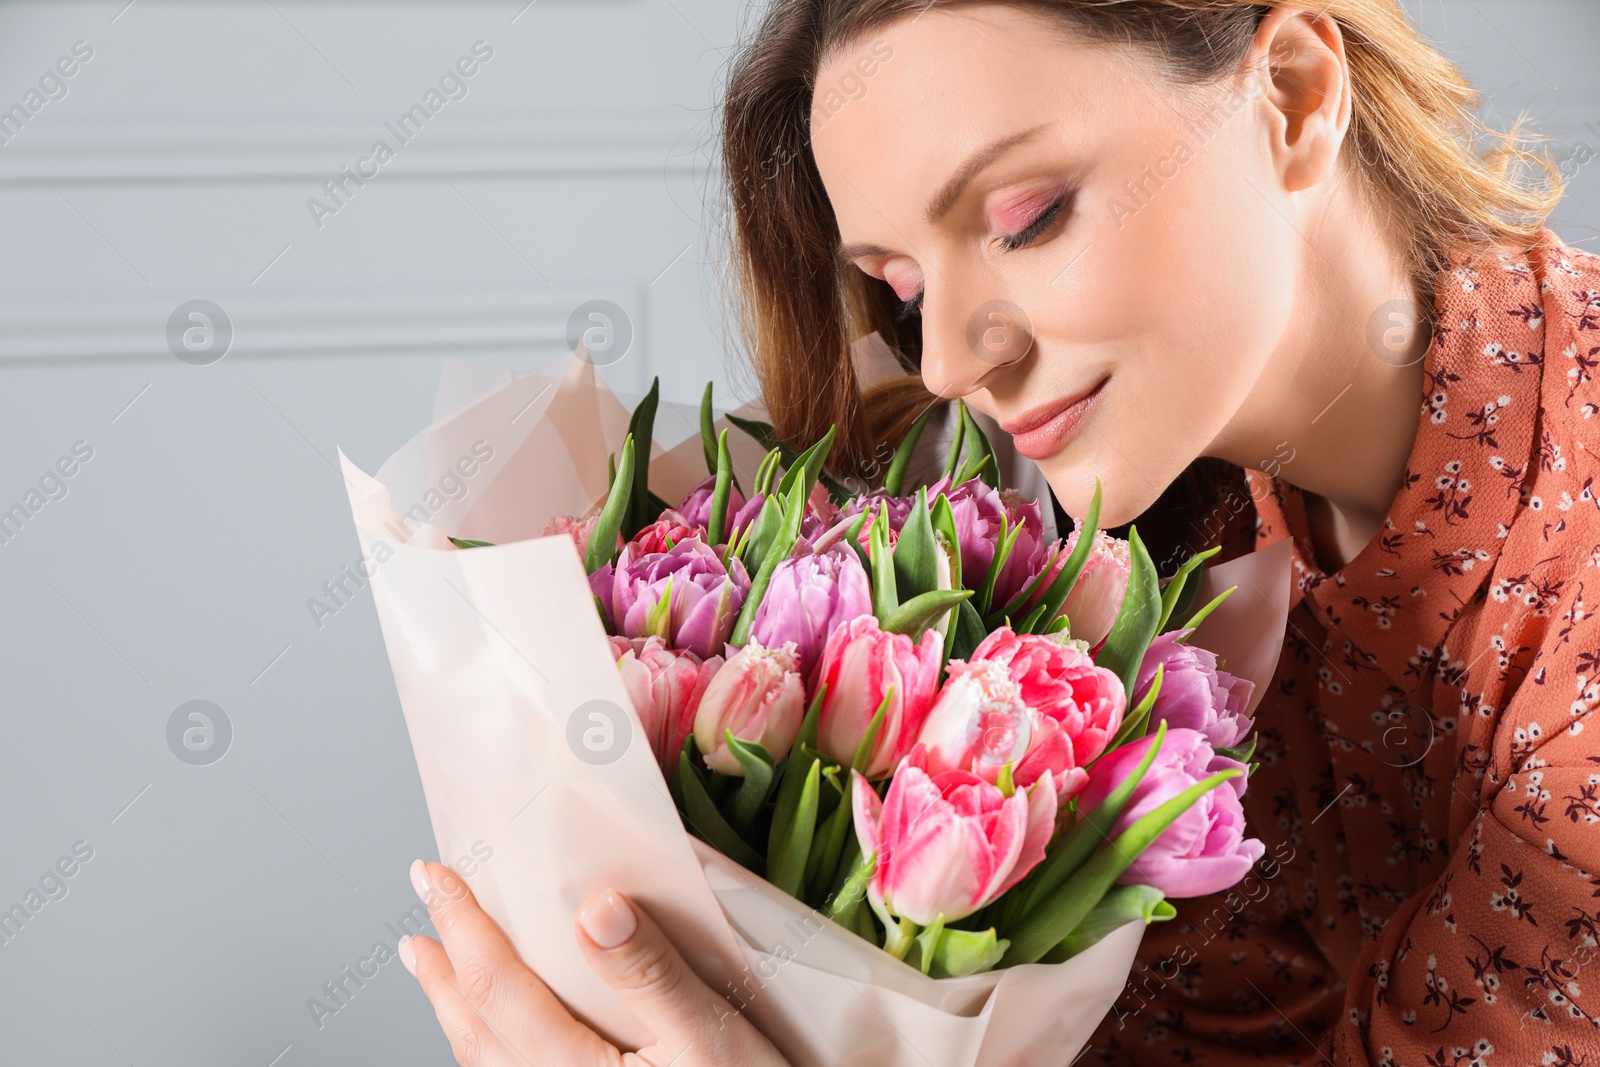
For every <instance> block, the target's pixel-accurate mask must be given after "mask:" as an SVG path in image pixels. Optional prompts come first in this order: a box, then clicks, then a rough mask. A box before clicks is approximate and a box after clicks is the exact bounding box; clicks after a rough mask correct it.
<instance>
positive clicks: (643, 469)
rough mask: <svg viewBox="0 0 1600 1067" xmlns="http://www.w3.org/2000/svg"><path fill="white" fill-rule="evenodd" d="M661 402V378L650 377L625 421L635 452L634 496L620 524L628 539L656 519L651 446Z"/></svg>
mask: <svg viewBox="0 0 1600 1067" xmlns="http://www.w3.org/2000/svg"><path fill="white" fill-rule="evenodd" d="M660 400H661V379H660V378H653V379H651V381H650V391H649V392H648V393H646V394H645V395H644V399H643V400H641V401H639V406H638V407H636V408H634V409H633V416H632V417H631V418H630V419H629V420H628V434H629V436H631V437H632V438H633V440H634V447H635V449H636V450H637V452H638V455H636V456H635V457H634V463H635V464H636V470H635V472H634V478H633V493H632V497H631V499H630V500H629V502H628V513H627V519H626V521H625V522H624V523H623V529H624V531H625V533H624V536H625V537H629V538H631V537H632V536H633V535H634V534H636V533H638V532H639V531H640V530H642V529H644V528H645V527H646V526H648V525H650V522H651V520H652V519H653V518H654V517H655V516H654V515H652V514H651V511H650V445H651V442H652V441H653V440H654V439H655V438H654V435H655V426H656V405H657V404H658V403H659V402H660Z"/></svg>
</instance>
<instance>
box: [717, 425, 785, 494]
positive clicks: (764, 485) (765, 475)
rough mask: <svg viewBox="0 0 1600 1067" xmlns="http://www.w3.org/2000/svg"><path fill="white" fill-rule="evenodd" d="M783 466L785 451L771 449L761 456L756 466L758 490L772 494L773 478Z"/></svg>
mask: <svg viewBox="0 0 1600 1067" xmlns="http://www.w3.org/2000/svg"><path fill="white" fill-rule="evenodd" d="M729 417H730V418H731V417H732V416H729ZM781 466H783V453H782V452H781V451H779V450H778V449H776V448H773V449H769V450H768V451H767V454H766V455H764V456H762V457H761V462H760V464H758V465H757V466H756V481H755V489H756V492H758V493H763V494H765V495H767V496H771V495H772V480H773V479H774V478H776V477H777V476H778V468H779V467H781Z"/></svg>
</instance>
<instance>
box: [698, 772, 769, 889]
mask: <svg viewBox="0 0 1600 1067" xmlns="http://www.w3.org/2000/svg"><path fill="white" fill-rule="evenodd" d="M678 788H679V789H680V790H682V792H683V812H684V817H685V819H686V820H687V821H688V823H689V828H690V829H691V830H693V831H694V832H695V834H696V835H697V836H699V837H700V838H701V839H702V840H703V841H705V843H706V844H708V845H710V846H711V847H712V848H714V849H716V850H717V851H718V852H720V853H722V854H723V855H724V856H727V857H728V858H729V859H731V860H733V861H734V862H735V863H738V864H740V865H741V866H744V867H748V868H749V869H750V870H752V871H754V872H755V873H756V874H760V873H762V870H763V868H764V867H765V866H766V863H765V861H763V860H762V858H761V854H760V853H759V852H757V851H756V850H755V849H753V848H751V847H750V846H749V845H747V844H745V842H744V839H743V838H741V837H740V836H739V835H738V833H737V832H736V831H735V830H734V828H733V827H732V826H729V825H728V820H726V819H724V818H723V817H722V812H720V811H718V810H717V805H716V803H715V802H714V801H713V800H712V799H711V794H710V793H708V792H706V784H705V782H704V781H703V780H702V779H701V777H700V772H699V769H698V768H696V767H695V765H694V764H693V763H692V762H690V760H689V754H688V753H687V752H680V753H678Z"/></svg>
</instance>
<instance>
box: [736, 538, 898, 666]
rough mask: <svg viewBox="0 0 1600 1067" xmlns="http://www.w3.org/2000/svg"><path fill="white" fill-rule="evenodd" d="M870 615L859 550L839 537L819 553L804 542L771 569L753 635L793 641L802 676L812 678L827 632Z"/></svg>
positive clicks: (771, 642) (772, 644) (774, 642)
mask: <svg viewBox="0 0 1600 1067" xmlns="http://www.w3.org/2000/svg"><path fill="white" fill-rule="evenodd" d="M871 614H872V587H871V585H870V584H869V582H868V581H867V572H866V569H865V568H864V567H862V566H861V560H860V558H859V557H857V556H856V554H855V551H854V550H853V549H851V548H850V546H849V545H846V544H844V543H842V542H838V541H835V542H834V543H833V544H832V545H830V546H829V547H827V548H826V549H824V550H823V551H821V552H812V551H811V550H810V549H808V548H807V547H806V546H805V545H804V544H802V545H801V546H800V547H799V550H798V551H796V552H795V553H794V554H793V555H791V556H790V557H789V558H788V559H786V560H784V561H783V562H782V563H780V564H778V567H777V569H776V570H774V571H773V572H772V580H771V582H770V583H769V584H768V585H767V594H766V596H765V597H763V598H762V600H761V606H760V607H758V608H756V616H755V620H754V621H753V623H752V624H751V627H750V637H751V638H752V639H753V640H756V641H759V642H760V643H761V644H763V645H766V646H767V647H768V648H777V647H780V646H782V644H783V643H784V642H785V641H793V642H794V646H795V649H796V651H797V652H798V654H799V657H800V676H801V677H802V678H805V679H808V680H809V679H810V678H811V676H812V673H813V672H814V671H815V670H816V667H817V664H818V663H819V662H820V661H821V659H822V648H823V646H824V645H826V644H827V643H828V635H829V634H830V633H832V632H833V631H834V630H835V629H837V628H838V627H840V626H843V625H844V624H845V623H847V622H849V621H850V620H851V619H854V618H858V617H859V616H862V615H871Z"/></svg>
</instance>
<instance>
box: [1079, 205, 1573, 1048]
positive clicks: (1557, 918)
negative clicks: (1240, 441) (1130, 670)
mask: <svg viewBox="0 0 1600 1067" xmlns="http://www.w3.org/2000/svg"><path fill="white" fill-rule="evenodd" d="M1436 292H1437V316H1436V319H1435V323H1436V324H1435V327H1434V338H1433V343H1432V346H1431V347H1430V349H1429V351H1428V354H1427V356H1426V357H1425V362H1424V368H1425V371H1426V383H1427V396H1426V398H1425V399H1424V401H1423V403H1422V408H1421V418H1420V423H1419V429H1418V433H1417V437H1416V442H1415V445H1414V446H1413V448H1412V451H1411V454H1410V456H1409V459H1408V461H1407V468H1406V472H1405V478H1404V483H1403V486H1402V488H1401V490H1400V492H1399V493H1398V495H1397V496H1396V497H1395V499H1394V502H1393V503H1392V504H1391V506H1390V509H1389V513H1388V516H1387V518H1386V519H1385V522H1384V525H1383V528H1382V530H1381V531H1380V532H1379V534H1378V536H1377V537H1376V538H1375V539H1374V540H1373V541H1372V542H1371V543H1369V544H1368V545H1367V546H1366V547H1365V548H1364V549H1362V551H1361V552H1360V553H1359V554H1358V555H1357V556H1356V557H1355V558H1354V559H1353V560H1352V561H1351V562H1350V563H1349V564H1348V565H1347V566H1345V567H1343V568H1341V569H1340V570H1339V571H1338V572H1337V573H1334V574H1327V573H1324V572H1323V571H1322V570H1321V569H1320V568H1319V567H1318V565H1317V564H1316V562H1315V560H1316V554H1315V552H1314V551H1313V549H1312V547H1311V540H1310V536H1309V533H1308V525H1307V521H1306V511H1305V503H1304V499H1303V497H1302V495H1301V493H1300V491H1299V490H1298V489H1296V488H1295V487H1294V486H1292V485H1290V484H1288V483H1287V482H1285V481H1284V480H1283V477H1284V476H1286V475H1290V474H1292V466H1293V464H1292V462H1291V463H1289V464H1288V465H1287V467H1286V468H1285V471H1284V473H1283V475H1280V476H1279V477H1276V478H1274V477H1269V476H1268V475H1267V474H1265V473H1263V472H1261V471H1247V472H1244V481H1243V483H1242V484H1236V485H1234V486H1231V487H1227V489H1226V494H1227V495H1226V497H1225V498H1224V503H1227V501H1228V500H1233V501H1236V502H1238V506H1234V507H1233V508H1232V510H1233V511H1234V512H1236V513H1237V514H1238V516H1239V518H1238V520H1237V521H1236V523H1235V525H1234V529H1235V530H1236V531H1239V532H1240V533H1242V535H1243V537H1244V539H1245V542H1246V543H1245V544H1244V546H1243V547H1244V549H1245V550H1246V551H1248V549H1249V545H1250V544H1251V543H1253V545H1254V546H1255V547H1261V546H1265V545H1268V544H1271V543H1273V542H1276V541H1278V540H1280V539H1282V538H1285V537H1289V538H1293V550H1294V555H1293V559H1294V576H1295V588H1294V591H1293V593H1292V596H1293V597H1294V598H1295V601H1294V604H1293V606H1292V607H1291V609H1290V613H1289V625H1288V629H1287V636H1286V639H1285V644H1284V652H1283V656H1282V659H1281V660H1280V661H1279V664H1278V671H1277V674H1276V677H1275V678H1274V681H1273V684H1272V688H1271V690H1270V691H1269V692H1268V693H1267V694H1266V695H1265V696H1264V698H1263V700H1262V703H1261V706H1260V708H1259V709H1258V710H1257V713H1256V724H1257V728H1258V730H1259V747H1258V749H1257V758H1258V759H1259V760H1260V763H1261V765H1260V767H1259V768H1258V769H1257V771H1256V773H1255V775H1254V777H1253V778H1252V780H1251V783H1250V789H1249V791H1248V792H1247V794H1246V796H1245V800H1244V805H1245V811H1246V814H1247V817H1248V819H1249V822H1250V824H1251V826H1252V833H1253V834H1254V835H1255V836H1256V837H1258V838H1260V840H1261V841H1262V842H1263V843H1264V844H1265V846H1266V854H1265V855H1264V856H1263V857H1262V859H1261V861H1260V862H1259V863H1258V864H1257V865H1256V867H1255V869H1254V870H1253V871H1252V873H1251V874H1250V875H1249V876H1248V877H1247V878H1246V879H1245V881H1244V882H1243V883H1241V884H1240V885H1239V886H1236V887H1235V888H1234V889H1233V890H1232V891H1229V892H1227V893H1220V894H1216V895H1214V896H1210V897H1203V898H1198V899H1193V900H1181V901H1175V902H1174V903H1175V905H1176V906H1177V918H1176V919H1174V920H1172V921H1170V922H1167V923H1164V924H1161V925H1157V926H1152V927H1150V928H1149V930H1148V931H1147V932H1146V936H1145V940H1144V944H1143V946H1142V948H1141V951H1140V958H1139V959H1140V961H1139V963H1138V964H1136V966H1135V970H1134V973H1133V975H1132V977H1131V978H1130V980H1129V983H1128V986H1127V988H1126V989H1125V991H1124V993H1123V995H1122V996H1121V998H1120V999H1119V1000H1118V1002H1117V1004H1116V1006H1115V1007H1114V1008H1113V1010H1112V1013H1111V1015H1110V1016H1108V1017H1107V1019H1106V1021H1105V1023H1104V1024H1102V1026H1101V1029H1100V1031H1099V1032H1098V1033H1097V1035H1096V1037H1095V1040H1094V1041H1093V1042H1092V1043H1091V1047H1092V1048H1094V1049H1096V1050H1097V1053H1098V1055H1099V1056H1101V1057H1103V1058H1104V1059H1105V1060H1109V1061H1110V1062H1113V1063H1133V1064H1139V1065H1147V1064H1198V1065H1231V1064H1258V1063H1270V1064H1305V1065H1313V1064H1323V1063H1326V1064H1333V1065H1338V1067H1343V1065H1346V1064H1358V1065H1362V1067H1367V1065H1372V1067H1379V1065H1395V1067H1468V1065H1471V1067H1578V1065H1583V1067H1600V825H1597V823H1600V721H1596V716H1595V714H1594V712H1595V709H1596V706H1597V705H1600V621H1597V611H1600V501H1597V499H1596V493H1597V491H1600V486H1597V485H1596V482H1597V480H1600V457H1597V452H1600V258H1597V257H1595V256H1593V255H1590V254H1587V253H1585V252H1582V251H1578V250H1576V249H1572V248H1568V247H1565V246H1563V245H1562V244H1560V242H1559V241H1558V239H1557V238H1556V237H1555V236H1554V235H1553V234H1547V235H1546V238H1545V243H1544V244H1543V245H1542V246H1541V247H1540V248H1538V249H1535V250H1534V251H1533V252H1532V254H1516V255H1512V254H1502V253H1498V252H1495V251H1484V252H1480V253H1477V254H1473V255H1463V256H1461V257H1458V258H1457V259H1456V260H1455V261H1454V262H1453V263H1452V265H1451V268H1450V269H1448V270H1446V271H1444V272H1443V273H1441V274H1440V276H1439V282H1438V286H1437V290H1436ZM1252 525H1253V539H1252V538H1251V536H1250V535H1251V526H1252ZM1225 557H1226V553H1225V555H1224V557H1222V558H1225Z"/></svg>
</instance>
